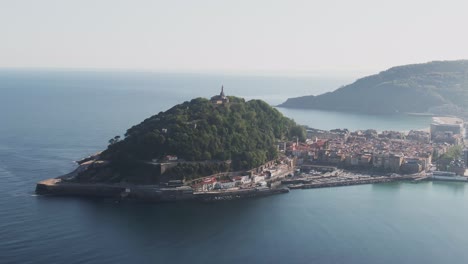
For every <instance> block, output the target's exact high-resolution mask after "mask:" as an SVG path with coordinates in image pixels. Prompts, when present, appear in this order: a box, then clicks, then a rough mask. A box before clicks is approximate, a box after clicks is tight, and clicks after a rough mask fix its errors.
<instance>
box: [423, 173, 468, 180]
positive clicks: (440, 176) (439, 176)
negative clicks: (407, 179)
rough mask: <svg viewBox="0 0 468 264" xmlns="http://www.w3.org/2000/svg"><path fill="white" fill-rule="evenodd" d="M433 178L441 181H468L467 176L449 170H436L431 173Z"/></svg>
mask: <svg viewBox="0 0 468 264" xmlns="http://www.w3.org/2000/svg"><path fill="white" fill-rule="evenodd" d="M431 179H433V180H440V181H468V178H467V177H465V176H460V175H457V174H455V172H449V171H434V172H433V173H432V175H431Z"/></svg>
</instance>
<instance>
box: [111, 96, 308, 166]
mask: <svg viewBox="0 0 468 264" xmlns="http://www.w3.org/2000/svg"><path fill="white" fill-rule="evenodd" d="M229 100H230V103H228V104H225V105H214V104H212V103H211V102H210V101H209V100H207V99H204V98H197V99H193V100H192V101H190V102H184V103H182V104H179V105H176V106H174V107H172V108H171V109H169V110H168V111H166V112H161V113H159V114H157V115H154V116H152V117H150V118H148V119H146V120H144V121H143V122H142V123H140V124H138V125H136V126H133V127H132V128H130V129H129V130H128V131H127V133H126V134H125V137H124V138H123V139H120V140H119V139H118V138H114V139H116V140H111V141H112V142H111V144H110V145H109V147H108V149H107V150H105V151H104V152H103V153H102V158H104V159H107V160H110V161H115V162H118V163H130V162H136V161H145V160H146V161H149V160H153V159H162V158H164V157H165V156H166V155H176V156H177V157H178V158H179V159H183V160H185V161H206V160H210V161H225V160H231V161H232V163H231V169H233V170H242V169H250V168H254V167H257V166H259V165H261V164H263V163H265V162H266V161H268V160H272V159H275V158H276V157H277V150H276V142H277V140H282V139H293V138H296V137H298V138H299V139H300V140H301V141H304V140H305V135H306V134H305V129H304V128H303V127H301V126H299V125H297V124H296V123H295V122H294V121H293V120H291V119H288V118H286V117H284V116H283V115H282V114H281V113H280V112H279V111H278V110H276V109H274V108H272V107H270V106H269V105H268V104H266V103H265V102H263V101H260V100H251V101H248V102H245V101H244V99H241V98H236V97H229ZM183 169H187V168H180V170H183ZM187 170H188V169H187ZM190 170H194V171H196V172H197V174H203V173H201V172H200V171H203V169H200V168H196V169H193V168H190Z"/></svg>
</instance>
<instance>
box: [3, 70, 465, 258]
mask: <svg viewBox="0 0 468 264" xmlns="http://www.w3.org/2000/svg"><path fill="white" fill-rule="evenodd" d="M351 81H352V80H346V79H319V78H305V77H301V78H299V77H296V78H292V77H277V76H276V77H267V76H263V77H262V76H261V77H255V76H232V75H196V74H152V73H126V72H94V73H93V72H70V71H55V72H45V71H12V70H2V71H0V194H1V195H2V198H1V199H0V263H188V262H191V263H396V262H398V263H466V262H467V261H468V251H466V247H465V245H466V244H467V242H468V229H466V228H464V226H465V224H466V223H467V222H468V210H466V209H467V205H466V204H467V200H468V192H467V191H468V189H467V187H466V185H465V184H463V183H430V182H427V183H419V184H411V183H394V184H380V185H363V186H352V187H340V188H328V189H317V190H298V191H291V192H290V193H288V194H284V195H277V196H271V197H265V198H261V199H252V200H242V201H234V202H223V203H209V204H199V203H170V204H146V203H122V204H115V203H113V202H112V201H108V200H97V199H79V198H57V197H55V198H51V197H42V196H36V195H34V188H35V183H36V182H37V181H39V180H41V179H45V178H49V177H55V176H58V175H61V174H64V173H67V172H69V171H70V170H72V169H73V168H74V167H75V166H76V165H75V164H74V161H75V160H77V159H79V158H82V157H84V156H87V155H89V154H92V153H94V152H96V151H99V150H101V149H103V148H105V147H106V144H107V140H108V139H109V138H111V137H113V136H115V135H122V134H123V133H124V132H125V130H126V129H127V128H129V127H130V126H131V125H133V124H136V123H138V122H140V121H141V120H143V119H144V118H146V117H148V116H150V115H152V114H155V113H158V112H159V111H164V110H166V109H167V108H169V107H171V106H172V105H174V104H176V103H180V102H183V101H184V100H189V99H191V98H193V97H197V96H203V97H209V96H211V95H213V94H216V93H218V92H219V88H220V85H221V84H224V86H225V91H226V93H227V94H233V95H238V96H243V97H246V98H249V99H250V98H260V99H264V100H266V101H267V102H269V103H270V104H272V105H275V104H279V103H281V102H282V101H283V100H285V99H286V98H287V97H291V96H299V95H305V94H318V93H321V92H324V91H329V90H332V89H334V88H336V87H339V86H340V85H342V84H346V83H348V82H351ZM279 110H280V111H282V112H283V113H284V114H285V115H287V116H289V117H291V118H294V119H295V120H296V121H298V122H300V123H303V124H307V125H309V126H312V127H317V128H322V129H330V128H335V127H348V128H351V129H364V128H377V129H379V130H386V129H397V130H410V129H415V128H424V127H427V126H428V125H429V121H430V120H429V119H428V118H427V117H410V116H366V115H357V114H349V113H335V112H323V111H312V110H290V109H279Z"/></svg>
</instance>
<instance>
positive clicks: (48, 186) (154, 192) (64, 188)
mask: <svg viewBox="0 0 468 264" xmlns="http://www.w3.org/2000/svg"><path fill="white" fill-rule="evenodd" d="M421 180H431V179H429V178H427V177H425V176H421V175H397V176H383V175H379V176H370V175H364V174H360V173H359V174H356V173H355V172H350V171H343V174H342V175H340V176H330V175H328V176H326V175H322V176H309V177H305V178H304V177H303V178H299V177H293V178H291V179H285V180H282V181H281V184H280V185H277V186H276V187H249V188H238V189H224V190H212V191H203V192H200V191H195V190H194V189H192V187H190V186H181V187H161V186H158V185H132V184H105V183H70V182H62V180H61V179H60V177H57V178H51V179H46V180H43V181H40V182H38V183H37V184H36V191H35V193H36V194H38V195H46V196H73V197H94V198H110V199H114V200H116V201H118V202H120V201H124V200H133V201H146V202H175V201H201V202H213V201H224V200H237V199H247V198H257V197H263V196H269V195H275V194H284V193H288V192H289V191H290V190H294V189H318V188H331V187H341V186H352V185H367V184H380V183H390V182H408V181H410V182H419V181H421Z"/></svg>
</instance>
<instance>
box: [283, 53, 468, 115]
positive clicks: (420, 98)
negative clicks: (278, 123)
mask: <svg viewBox="0 0 468 264" xmlns="http://www.w3.org/2000/svg"><path fill="white" fill-rule="evenodd" d="M279 107H285V108H306V109H320V110H333V111H347V112H362V113H375V114H391V113H431V114H452V115H466V113H467V112H468V111H467V109H468V60H457V61H433V62H429V63H423V64H412V65H405V66H397V67H393V68H390V69H388V70H386V71H383V72H380V73H379V74H376V75H371V76H367V77H364V78H361V79H358V80H357V81H355V82H354V83H352V84H349V85H346V86H343V87H341V88H339V89H337V90H335V91H333V92H328V93H324V94H321V95H318V96H313V95H309V96H302V97H296V98H289V99H288V100H287V101H286V102H284V103H282V104H281V105H279Z"/></svg>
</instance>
